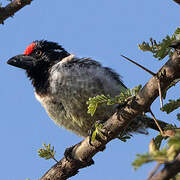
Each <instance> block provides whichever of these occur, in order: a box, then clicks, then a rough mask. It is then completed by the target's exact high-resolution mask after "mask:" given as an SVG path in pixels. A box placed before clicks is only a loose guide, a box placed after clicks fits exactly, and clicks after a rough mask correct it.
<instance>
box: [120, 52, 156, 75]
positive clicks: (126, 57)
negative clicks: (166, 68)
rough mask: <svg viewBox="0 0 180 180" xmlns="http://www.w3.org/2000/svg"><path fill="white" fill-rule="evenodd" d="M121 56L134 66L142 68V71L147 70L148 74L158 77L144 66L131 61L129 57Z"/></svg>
mask: <svg viewBox="0 0 180 180" xmlns="http://www.w3.org/2000/svg"><path fill="white" fill-rule="evenodd" d="M121 56H122V57H123V58H125V59H127V60H128V61H130V62H132V63H133V64H135V65H137V66H138V67H140V68H141V69H143V70H145V71H146V72H148V73H150V74H151V75H153V76H155V75H156V74H155V73H153V72H152V71H150V70H149V69H147V68H145V67H144V66H142V65H140V64H138V63H137V62H135V61H133V60H131V59H129V58H128V57H126V56H123V55H121Z"/></svg>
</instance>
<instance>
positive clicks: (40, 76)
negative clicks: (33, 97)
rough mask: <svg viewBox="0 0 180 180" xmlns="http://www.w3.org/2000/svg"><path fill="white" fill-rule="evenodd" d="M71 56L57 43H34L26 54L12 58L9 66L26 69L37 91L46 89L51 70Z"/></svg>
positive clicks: (28, 47)
mask: <svg viewBox="0 0 180 180" xmlns="http://www.w3.org/2000/svg"><path fill="white" fill-rule="evenodd" d="M69 55H70V54H69V53H68V52H67V51H66V50H65V49H64V48H62V47H61V46H60V45H58V44H57V43H55V42H49V41H44V40H41V41H34V42H32V43H31V44H30V45H29V46H27V48H26V50H25V51H24V54H20V55H17V56H14V57H12V58H11V59H9V60H8V61H7V63H8V64H10V65H12V66H15V67H18V68H22V69H25V70H26V72H27V76H28V77H29V78H30V79H31V80H32V84H33V85H34V87H35V88H36V90H38V89H40V91H43V89H46V88H45V86H47V83H48V76H49V69H50V68H51V67H52V66H53V65H54V64H56V63H57V62H59V61H61V60H62V59H63V58H65V57H67V56H69Z"/></svg>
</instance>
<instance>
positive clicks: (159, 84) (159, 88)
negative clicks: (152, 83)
mask: <svg viewBox="0 0 180 180" xmlns="http://www.w3.org/2000/svg"><path fill="white" fill-rule="evenodd" d="M158 91H159V100H160V105H161V109H163V98H162V92H161V83H160V79H158Z"/></svg>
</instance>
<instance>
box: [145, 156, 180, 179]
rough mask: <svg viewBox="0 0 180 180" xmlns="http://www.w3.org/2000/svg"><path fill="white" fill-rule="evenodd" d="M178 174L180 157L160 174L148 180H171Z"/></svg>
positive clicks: (167, 165)
mask: <svg viewBox="0 0 180 180" xmlns="http://www.w3.org/2000/svg"><path fill="white" fill-rule="evenodd" d="M178 172H180V156H179V157H178V158H177V159H176V160H175V161H174V162H172V163H169V164H166V165H165V167H164V168H163V169H162V170H161V171H160V172H159V173H157V174H156V175H154V176H153V177H152V178H150V179H148V180H169V179H171V178H172V177H174V176H175V175H176V174H177V173H178Z"/></svg>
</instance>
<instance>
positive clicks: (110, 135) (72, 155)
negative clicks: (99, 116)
mask: <svg viewBox="0 0 180 180" xmlns="http://www.w3.org/2000/svg"><path fill="white" fill-rule="evenodd" d="M163 71H166V74H165V75H164V76H163V77H162V78H161V90H162V91H164V90H166V89H167V87H168V86H169V85H170V84H171V82H173V81H174V80H175V79H177V78H180V58H174V59H170V60H168V61H167V63H166V64H165V65H164V66H163V67H162V68H161V69H160V70H159V72H158V73H160V74H161V73H162V72H163ZM158 95H159V91H158V83H157V77H156V76H153V77H152V78H151V79H150V80H149V82H148V83H147V84H146V85H145V86H144V87H143V88H142V90H141V91H140V92H139V93H138V94H137V96H136V98H133V99H132V100H131V101H129V102H128V103H127V105H126V106H125V107H123V108H121V109H120V110H119V111H118V112H117V113H115V114H114V115H113V116H112V117H111V118H109V119H108V120H107V121H106V122H105V123H104V130H105V132H107V134H106V138H105V140H99V139H97V140H95V141H94V142H93V146H92V145H90V144H89V137H87V138H86V139H85V140H83V141H82V142H80V143H78V144H76V145H74V146H73V147H72V148H70V150H68V152H69V153H68V154H69V155H68V156H67V153H65V157H63V158H62V159H61V160H60V161H59V162H58V163H57V164H55V165H54V166H53V167H52V168H51V169H50V170H49V171H48V172H46V173H45V175H44V176H43V177H42V178H41V180H65V179H68V178H69V177H71V176H74V175H76V174H77V173H78V170H79V169H81V168H84V167H87V166H89V165H92V164H93V161H92V157H93V156H94V155H95V154H96V153H98V152H99V151H102V150H103V149H104V148H105V145H106V144H107V143H108V142H109V141H111V140H112V139H115V138H116V137H118V135H119V134H120V133H121V132H123V131H124V129H125V128H126V127H127V126H128V125H129V123H130V122H131V121H133V120H134V119H135V117H136V116H137V115H138V114H141V113H142V112H146V111H147V110H148V109H150V106H151V104H152V103H153V101H154V100H155V99H156V98H157V97H158ZM179 168H180V165H179Z"/></svg>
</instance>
